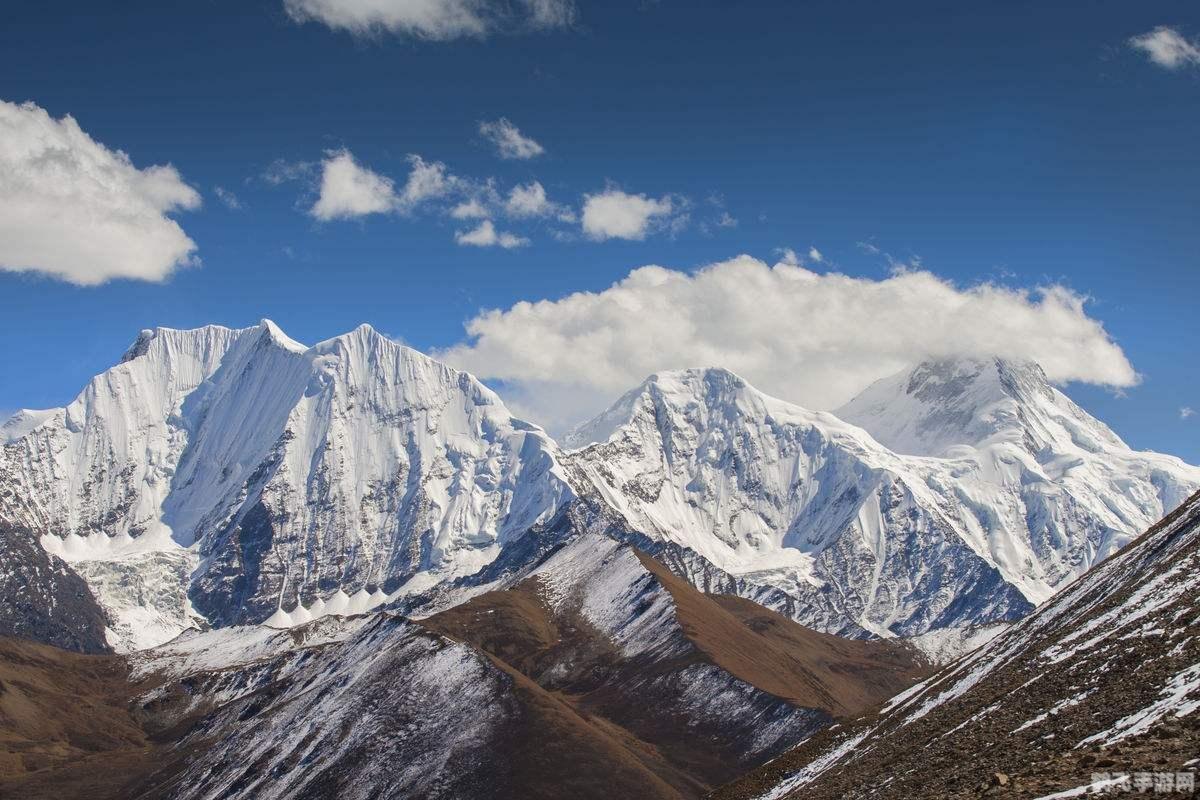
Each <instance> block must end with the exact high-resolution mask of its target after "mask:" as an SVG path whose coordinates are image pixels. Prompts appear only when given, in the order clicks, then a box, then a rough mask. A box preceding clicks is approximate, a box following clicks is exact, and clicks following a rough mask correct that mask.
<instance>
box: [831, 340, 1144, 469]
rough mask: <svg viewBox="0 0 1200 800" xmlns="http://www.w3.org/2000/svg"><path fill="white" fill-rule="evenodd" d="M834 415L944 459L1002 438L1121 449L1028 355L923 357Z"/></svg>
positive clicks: (895, 445)
mask: <svg viewBox="0 0 1200 800" xmlns="http://www.w3.org/2000/svg"><path fill="white" fill-rule="evenodd" d="M833 413H834V414H836V415H837V416H838V417H840V418H842V419H844V420H846V421H847V422H850V423H852V424H854V425H858V426H860V427H862V428H865V429H866V430H867V431H868V432H869V433H870V434H871V435H872V436H874V437H875V438H876V439H877V440H878V441H879V442H881V443H882V444H884V445H885V446H887V447H888V448H890V449H892V450H894V451H895V452H897V453H903V454H905V455H918V456H946V455H951V454H952V453H953V451H954V449H955V448H959V447H972V448H977V449H978V448H984V447H987V446H989V445H992V444H998V443H1001V442H1009V443H1011V444H1014V445H1016V446H1019V447H1021V448H1023V449H1025V450H1027V451H1028V452H1030V453H1033V454H1035V455H1037V454H1039V453H1043V452H1054V453H1062V452H1064V451H1070V450H1074V449H1081V450H1085V451H1088V452H1099V451H1102V450H1108V449H1114V448H1115V449H1121V450H1125V449H1127V448H1126V446H1125V444H1124V442H1122V441H1121V440H1120V438H1118V437H1117V435H1116V434H1115V433H1113V432H1112V431H1111V430H1110V429H1109V428H1108V427H1107V426H1105V425H1104V424H1103V423H1102V422H1100V421H1099V420H1097V419H1095V418H1094V417H1092V416H1091V415H1090V414H1088V413H1087V412H1086V411H1084V410H1083V409H1082V408H1080V407H1079V406H1077V405H1076V404H1075V403H1073V402H1072V401H1071V400H1070V399H1069V398H1067V396H1066V395H1064V394H1063V393H1062V392H1060V391H1059V390H1058V389H1056V388H1054V386H1052V385H1051V384H1050V381H1049V380H1048V379H1047V377H1046V373H1045V372H1044V371H1043V370H1042V368H1041V366H1039V365H1038V364H1037V363H1036V362H1033V361H1028V360H1018V359H1005V358H969V357H965V358H945V359H936V360H929V361H924V362H922V363H920V364H918V365H917V366H915V367H912V368H910V369H906V370H903V371H901V372H899V373H897V374H895V375H892V376H890V377H887V378H883V379H881V380H878V381H876V382H875V383H873V384H871V385H870V386H868V387H867V388H866V389H865V390H863V392H862V393H861V394H859V395H858V396H857V397H855V398H854V399H853V400H851V401H850V402H849V403H847V404H846V405H844V406H842V407H841V408H839V409H837V410H836V411H834V412H833Z"/></svg>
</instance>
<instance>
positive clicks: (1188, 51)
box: [1129, 25, 1200, 69]
mask: <svg viewBox="0 0 1200 800" xmlns="http://www.w3.org/2000/svg"><path fill="white" fill-rule="evenodd" d="M1129 46H1130V47H1132V48H1134V49H1135V50H1141V51H1142V52H1143V53H1145V54H1146V56H1147V57H1148V58H1149V59H1150V60H1151V61H1153V62H1154V63H1155V64H1157V65H1158V66H1160V67H1163V68H1165V69H1180V68H1181V67H1188V66H1192V67H1194V66H1198V65H1200V47H1197V44H1196V42H1189V41H1188V40H1187V39H1186V38H1184V36H1183V34H1181V33H1180V32H1179V31H1177V30H1175V29H1174V28H1170V27H1167V26H1166V25H1160V26H1159V27H1157V28H1155V29H1154V30H1152V31H1150V32H1149V33H1143V34H1140V35H1138V36H1134V37H1133V38H1131V39H1130V40H1129Z"/></svg>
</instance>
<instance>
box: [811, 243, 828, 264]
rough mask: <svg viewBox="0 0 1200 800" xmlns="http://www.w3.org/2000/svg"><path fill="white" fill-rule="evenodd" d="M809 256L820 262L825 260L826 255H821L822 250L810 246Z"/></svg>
mask: <svg viewBox="0 0 1200 800" xmlns="http://www.w3.org/2000/svg"><path fill="white" fill-rule="evenodd" d="M808 258H809V260H810V261H812V262H814V263H816V264H820V263H821V262H822V261H824V260H825V256H823V255H821V251H820V250H818V249H817V248H815V247H810V248H808Z"/></svg>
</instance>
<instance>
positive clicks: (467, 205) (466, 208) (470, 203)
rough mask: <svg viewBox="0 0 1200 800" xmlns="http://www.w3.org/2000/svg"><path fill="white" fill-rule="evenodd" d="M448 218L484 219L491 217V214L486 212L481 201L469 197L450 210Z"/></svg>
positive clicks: (485, 207)
mask: <svg viewBox="0 0 1200 800" xmlns="http://www.w3.org/2000/svg"><path fill="white" fill-rule="evenodd" d="M450 216H452V217H454V218H455V219H485V218H487V217H489V216H491V212H490V211H488V209H487V206H485V205H484V204H483V201H482V200H480V199H479V198H478V197H471V198H468V199H466V200H463V201H462V202H461V203H459V204H458V205H456V206H454V208H452V209H450Z"/></svg>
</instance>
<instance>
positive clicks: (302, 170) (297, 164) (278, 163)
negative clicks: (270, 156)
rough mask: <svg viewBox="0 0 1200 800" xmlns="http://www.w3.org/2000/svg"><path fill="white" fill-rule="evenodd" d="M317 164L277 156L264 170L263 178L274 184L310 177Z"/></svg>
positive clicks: (278, 184)
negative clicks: (287, 159)
mask: <svg viewBox="0 0 1200 800" xmlns="http://www.w3.org/2000/svg"><path fill="white" fill-rule="evenodd" d="M315 167H316V165H315V164H314V163H313V162H311V161H286V160H284V159H282V158H277V159H275V160H274V161H272V162H271V163H270V164H268V165H267V168H266V169H265V170H263V173H262V176H261V177H262V179H263V180H264V181H266V182H267V183H269V184H271V185H272V186H281V185H282V184H285V183H288V182H289V181H298V180H304V179H307V178H310V177H311V176H312V175H313V171H314V168H315Z"/></svg>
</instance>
